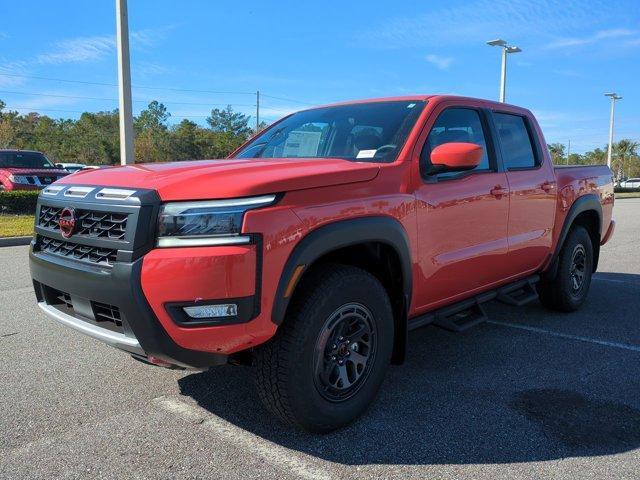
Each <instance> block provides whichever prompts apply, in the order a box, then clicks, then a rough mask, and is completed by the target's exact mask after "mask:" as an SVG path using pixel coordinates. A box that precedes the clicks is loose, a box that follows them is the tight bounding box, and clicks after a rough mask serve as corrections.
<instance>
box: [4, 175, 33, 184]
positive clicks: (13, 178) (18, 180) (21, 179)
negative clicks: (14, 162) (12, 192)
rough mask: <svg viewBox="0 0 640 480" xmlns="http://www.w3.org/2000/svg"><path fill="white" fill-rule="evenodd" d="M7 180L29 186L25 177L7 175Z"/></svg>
mask: <svg viewBox="0 0 640 480" xmlns="http://www.w3.org/2000/svg"><path fill="white" fill-rule="evenodd" d="M9 180H10V181H11V183H17V184H22V185H30V182H29V179H28V178H27V177H26V176H25V175H9Z"/></svg>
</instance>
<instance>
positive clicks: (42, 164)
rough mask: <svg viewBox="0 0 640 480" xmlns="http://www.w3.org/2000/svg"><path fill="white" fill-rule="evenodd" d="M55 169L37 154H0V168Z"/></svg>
mask: <svg viewBox="0 0 640 480" xmlns="http://www.w3.org/2000/svg"><path fill="white" fill-rule="evenodd" d="M2 167H4V168H56V167H55V165H54V164H53V163H51V162H50V161H49V159H48V158H47V157H45V156H44V155H43V154H41V153H38V152H0V168H2Z"/></svg>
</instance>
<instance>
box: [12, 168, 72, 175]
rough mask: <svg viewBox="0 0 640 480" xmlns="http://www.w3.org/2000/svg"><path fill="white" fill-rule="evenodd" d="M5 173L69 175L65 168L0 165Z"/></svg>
mask: <svg viewBox="0 0 640 480" xmlns="http://www.w3.org/2000/svg"><path fill="white" fill-rule="evenodd" d="M0 170H1V171H2V172H3V173H4V174H5V175H37V176H39V177H58V176H60V175H69V172H67V171H66V170H61V169H58V168H13V167H0Z"/></svg>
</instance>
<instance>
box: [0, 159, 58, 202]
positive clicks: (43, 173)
mask: <svg viewBox="0 0 640 480" xmlns="http://www.w3.org/2000/svg"><path fill="white" fill-rule="evenodd" d="M67 175H69V172H68V171H67V170H64V169H61V168H57V167H56V166H55V165H54V164H53V163H51V161H50V160H49V159H48V158H47V157H45V156H44V155H43V154H42V153H40V152H34V151H32V150H4V149H0V192H2V191H10V190H39V189H41V188H43V187H45V186H47V185H51V184H52V183H53V182H55V181H56V180H59V179H60V178H62V177H64V176H67Z"/></svg>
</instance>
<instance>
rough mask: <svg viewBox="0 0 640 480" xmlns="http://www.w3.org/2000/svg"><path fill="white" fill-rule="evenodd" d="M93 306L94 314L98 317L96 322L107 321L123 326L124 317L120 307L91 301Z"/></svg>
mask: <svg viewBox="0 0 640 480" xmlns="http://www.w3.org/2000/svg"><path fill="white" fill-rule="evenodd" d="M91 306H92V307H93V315H94V316H95V317H96V322H104V321H106V322H111V323H113V324H115V325H116V327H122V317H121V316H120V309H119V308H118V307H116V306H114V305H108V304H106V303H100V302H91Z"/></svg>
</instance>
